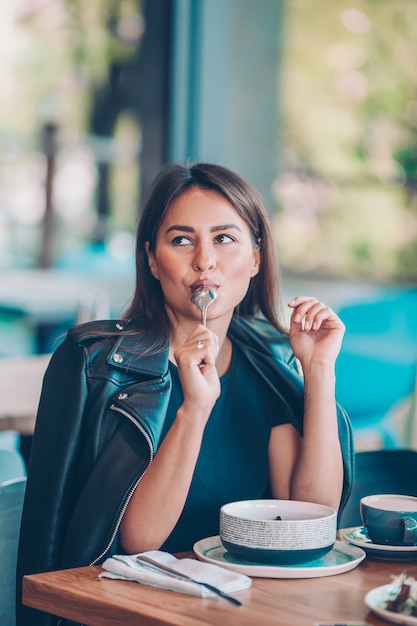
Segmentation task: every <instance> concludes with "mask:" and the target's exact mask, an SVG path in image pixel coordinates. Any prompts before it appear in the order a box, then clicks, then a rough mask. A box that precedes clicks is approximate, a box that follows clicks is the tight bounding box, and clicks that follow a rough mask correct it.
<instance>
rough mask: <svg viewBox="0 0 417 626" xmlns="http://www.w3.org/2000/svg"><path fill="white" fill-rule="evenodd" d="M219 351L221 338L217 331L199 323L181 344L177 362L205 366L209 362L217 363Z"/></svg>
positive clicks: (176, 356)
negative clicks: (212, 330)
mask: <svg viewBox="0 0 417 626" xmlns="http://www.w3.org/2000/svg"><path fill="white" fill-rule="evenodd" d="M218 352H219V340H218V337H217V335H216V334H215V333H213V332H211V331H210V330H208V328H206V327H205V326H202V325H201V324H199V325H198V326H197V327H196V328H195V329H194V331H193V332H192V333H191V335H190V336H189V337H188V338H187V340H186V341H185V342H184V343H183V344H182V345H181V346H179V347H178V348H177V349H176V350H175V352H174V356H175V360H176V361H177V363H182V364H183V365H185V363H186V362H187V363H188V364H190V365H196V364H197V365H198V366H199V367H204V365H207V364H209V363H210V364H215V362H216V358H217V354H218Z"/></svg>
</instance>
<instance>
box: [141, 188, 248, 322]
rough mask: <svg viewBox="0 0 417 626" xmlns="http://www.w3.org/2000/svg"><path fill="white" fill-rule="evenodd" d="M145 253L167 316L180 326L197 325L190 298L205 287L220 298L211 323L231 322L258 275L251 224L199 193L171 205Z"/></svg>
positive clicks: (211, 195) (213, 195)
mask: <svg viewBox="0 0 417 626" xmlns="http://www.w3.org/2000/svg"><path fill="white" fill-rule="evenodd" d="M147 251H148V258H149V267H150V270H151V272H152V275H153V276H154V277H155V278H156V279H157V280H159V282H160V284H161V288H162V291H163V293H164V297H165V303H166V307H167V311H168V314H169V315H170V317H171V319H172V316H173V319H175V320H176V321H177V322H178V323H181V321H183V322H186V321H191V320H192V322H193V323H196V322H198V321H199V319H200V312H199V310H198V308H197V307H196V306H195V305H194V304H192V302H191V296H192V294H193V293H194V291H195V290H196V289H198V288H199V287H203V286H204V287H209V288H210V289H213V290H215V291H216V292H217V296H218V297H217V299H216V300H214V301H213V303H212V304H211V305H210V307H209V308H208V310H207V320H214V319H219V318H222V317H224V319H225V321H227V322H229V321H230V319H231V316H232V314H233V310H234V308H235V307H236V306H237V305H238V304H239V303H240V302H241V301H242V300H243V298H244V296H245V294H246V292H247V290H248V287H249V283H250V279H251V278H252V276H255V275H256V274H257V273H258V271H259V264H260V253H259V250H258V248H257V247H255V246H254V244H253V240H252V237H251V234H250V231H249V227H248V226H247V224H246V223H245V222H244V221H243V219H242V218H241V217H240V216H239V215H238V213H237V212H236V210H235V209H234V207H233V206H232V204H230V202H228V200H226V198H224V197H223V196H222V195H221V194H219V193H217V192H216V191H212V190H207V189H200V188H198V187H192V188H190V189H188V190H187V191H186V192H184V193H183V194H182V195H181V196H179V197H178V198H177V199H176V200H175V201H174V202H173V203H172V204H171V206H170V207H169V209H168V211H167V213H166V215H165V217H164V219H163V221H162V223H161V226H160V228H159V231H158V235H157V240H156V245H155V250H154V251H153V252H151V251H149V249H148V250H147Z"/></svg>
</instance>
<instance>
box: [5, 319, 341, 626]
mask: <svg viewBox="0 0 417 626" xmlns="http://www.w3.org/2000/svg"><path fill="white" fill-rule="evenodd" d="M229 336H230V338H231V340H232V342H235V343H237V344H240V345H241V346H242V349H243V352H244V355H245V358H248V359H249V360H250V362H251V364H252V366H253V367H254V368H256V369H257V370H258V372H259V373H260V374H261V375H262V376H263V377H264V379H265V381H267V383H268V385H269V386H270V387H271V388H272V389H274V392H275V394H276V401H277V410H282V411H285V412H286V413H287V414H288V412H290V413H291V414H293V415H294V419H295V420H296V423H298V424H299V430H300V432H302V419H303V410H304V406H303V404H304V399H303V382H302V379H301V378H300V376H299V375H298V373H297V371H296V365H295V358H294V355H293V353H292V351H291V349H290V346H289V342H288V339H287V338H286V337H284V336H282V335H281V334H280V333H278V332H277V331H276V330H275V329H273V328H272V327H271V326H270V325H269V324H267V323H266V322H263V321H260V320H252V321H245V320H240V319H237V318H234V319H233V320H232V323H231V326H230V329H229ZM167 348H168V346H167V345H164V346H162V347H160V348H159V349H155V342H154V338H153V337H152V336H150V335H149V333H141V332H140V328H139V327H138V324H137V322H135V321H134V320H131V321H129V322H127V321H125V320H121V321H117V320H116V321H103V322H89V323H87V324H83V325H81V326H78V327H75V328H73V329H72V330H70V331H69V333H68V336H67V338H66V339H65V340H64V341H63V343H62V344H61V345H60V346H59V348H58V349H57V350H56V352H55V353H54V355H53V356H52V359H51V362H50V365H49V367H48V369H47V372H46V374H45V378H44V384H43V389H42V394H41V400H40V404H39V410H38V416H37V421H36V429H35V434H34V439H33V445H32V451H31V459H30V464H29V469H28V481H27V488H26V496H25V503H24V509H23V516H22V524H21V535H20V545H19V556H18V568H17V577H18V593H17V597H18V598H20V591H19V585H20V581H21V579H22V576H23V575H24V574H27V573H34V572H42V571H48V570H53V569H63V568H68V567H79V566H83V565H89V564H91V565H92V564H96V563H100V562H101V561H102V560H103V559H104V557H105V556H109V555H110V554H114V553H116V552H118V551H120V550H121V547H120V545H119V542H118V529H119V524H120V520H121V518H122V515H123V512H124V510H125V508H126V506H127V504H128V502H129V498H130V496H131V494H132V492H133V490H134V487H135V485H136V484H137V482H138V481H139V480H140V479H141V477H142V475H143V473H144V472H145V471H146V469H147V467H148V466H149V464H150V463H151V462H152V458H153V456H154V454H155V451H156V450H157V448H158V445H159V438H160V435H161V430H162V426H163V422H164V419H165V414H166V410H167V405H168V401H169V396H170V389H171V381H170V375H169V371H168V349H167ZM338 419H339V437H340V441H341V444H342V451H343V459H344V469H345V473H344V490H343V497H342V506H341V509H342V508H343V506H344V504H345V503H346V500H347V498H348V496H349V493H350V489H351V483H352V472H353V444H352V432H351V426H350V422H349V419H348V418H347V416H346V414H345V412H344V411H343V409H341V408H340V407H338ZM57 622H58V619H57V618H54V617H51V616H47V615H46V614H44V613H40V612H39V611H35V610H32V609H28V608H23V607H21V606H20V604H19V600H18V622H17V626H35V625H36V626H47V625H51V624H56V623H57Z"/></svg>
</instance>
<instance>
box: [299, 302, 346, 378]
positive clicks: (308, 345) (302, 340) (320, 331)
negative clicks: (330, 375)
mask: <svg viewBox="0 0 417 626" xmlns="http://www.w3.org/2000/svg"><path fill="white" fill-rule="evenodd" d="M288 306H289V307H291V308H292V309H293V312H292V315H291V322H290V342H291V347H292V349H293V352H294V354H295V356H296V357H297V358H298V359H299V361H300V362H301V365H302V366H303V368H304V367H306V366H308V365H309V364H311V363H321V364H323V365H324V364H333V363H334V362H335V361H336V358H337V355H338V354H339V352H340V348H341V345H342V340H343V335H344V333H345V325H344V324H343V322H342V320H341V319H340V318H339V317H338V316H337V315H336V313H335V312H334V311H333V310H332V309H331V308H330V307H328V306H326V305H325V304H323V302H319V301H318V300H316V298H311V297H308V296H296V297H295V298H293V300H291V301H290V302H289V303H288Z"/></svg>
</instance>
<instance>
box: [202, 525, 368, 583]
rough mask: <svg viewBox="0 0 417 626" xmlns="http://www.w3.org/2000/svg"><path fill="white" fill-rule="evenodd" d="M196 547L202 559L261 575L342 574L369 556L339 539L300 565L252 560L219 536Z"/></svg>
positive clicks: (247, 574)
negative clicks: (229, 547) (233, 551)
mask: <svg viewBox="0 0 417 626" xmlns="http://www.w3.org/2000/svg"><path fill="white" fill-rule="evenodd" d="M193 550H194V552H195V554H196V556H197V558H198V559H200V561H207V562H208V563H214V564H215V565H220V566H221V567H225V568H226V569H230V570H232V571H234V572H239V573H241V574H246V576H253V577H258V578H319V577H320V576H332V575H334V574H342V573H343V572H348V571H349V570H351V569H353V568H354V567H356V566H357V565H359V563H360V562H361V561H363V559H364V558H365V557H366V553H365V552H364V551H363V550H361V549H360V548H357V547H355V546H352V545H349V544H347V543H345V542H344V541H336V543H335V544H334V547H333V549H332V550H330V552H328V553H327V554H325V555H324V556H323V557H322V558H321V559H317V560H316V561H309V562H308V563H301V564H300V565H270V564H268V565H265V564H264V563H251V562H250V561H244V560H242V559H238V558H237V557H234V556H232V555H231V554H230V553H229V552H227V551H226V550H225V548H224V547H223V545H222V543H221V541H220V537H219V535H217V536H215V537H207V539H201V540H200V541H197V543H195V544H194V546H193Z"/></svg>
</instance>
